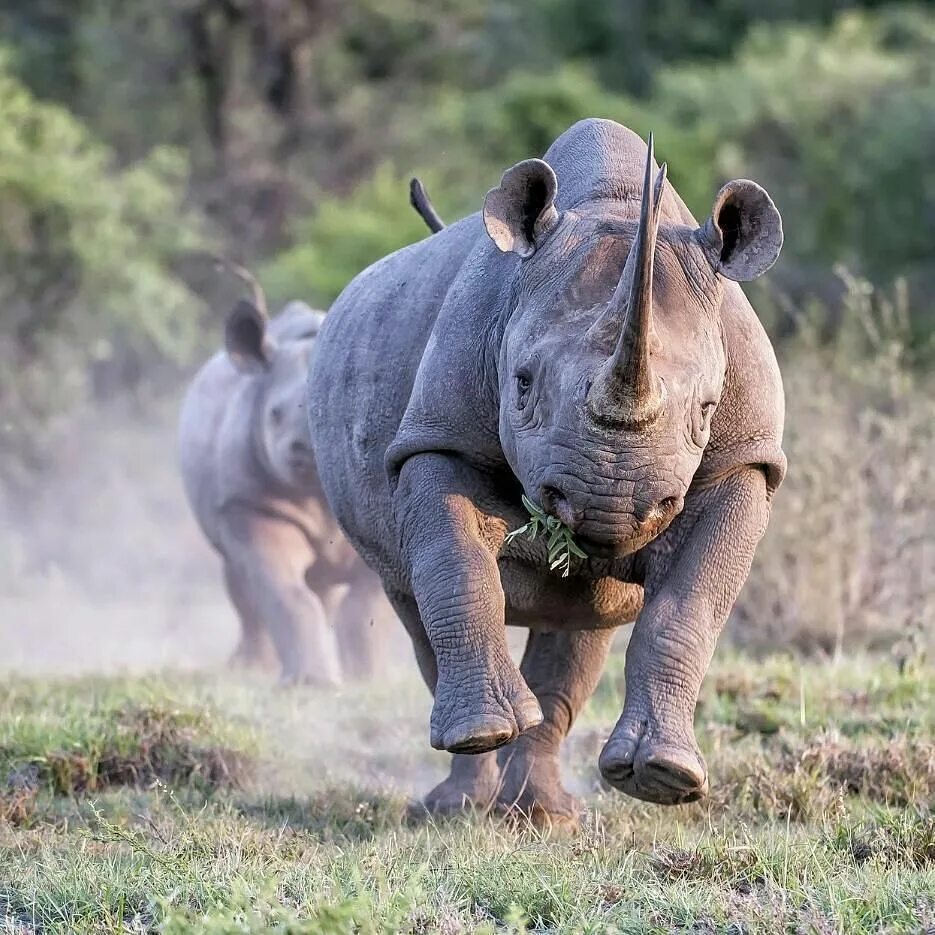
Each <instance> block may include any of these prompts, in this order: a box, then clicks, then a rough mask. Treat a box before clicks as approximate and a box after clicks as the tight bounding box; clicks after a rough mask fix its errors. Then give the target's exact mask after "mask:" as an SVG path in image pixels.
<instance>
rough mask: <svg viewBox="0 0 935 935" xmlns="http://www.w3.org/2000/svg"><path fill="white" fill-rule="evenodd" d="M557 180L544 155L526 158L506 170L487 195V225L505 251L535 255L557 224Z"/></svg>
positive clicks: (490, 233)
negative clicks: (544, 159) (536, 157)
mask: <svg viewBox="0 0 935 935" xmlns="http://www.w3.org/2000/svg"><path fill="white" fill-rule="evenodd" d="M557 192H558V180H557V179H556V178H555V173H554V172H553V171H552V167H551V166H550V165H549V164H548V163H547V162H543V161H542V160H541V159H526V160H524V161H523V162H518V163H517V164H516V165H515V166H513V168H512V169H507V170H506V172H504V173H503V178H502V179H501V180H500V185H499V187H498V188H492V189H490V191H489V192H487V197H486V198H485V199H484V227H486V228H487V233H488V234H489V235H490V239H491V240H492V241H493V242H494V243H495V244H496V245H497V246H498V247H499V248H500V249H501V250H502V251H503V252H504V253H508V252H510V251H512V252H513V253H517V254H519V256H521V257H523V258H524V259H525V258H526V257H530V256H532V255H533V254H534V253H535V252H536V247H538V246H539V245H540V244H541V243H542V241H543V239H544V238H545V236H546V235H547V234H548V233H549V231H551V230H553V229H554V228H555V226H556V225H557V224H558V211H556V210H555V195H556V193H557Z"/></svg>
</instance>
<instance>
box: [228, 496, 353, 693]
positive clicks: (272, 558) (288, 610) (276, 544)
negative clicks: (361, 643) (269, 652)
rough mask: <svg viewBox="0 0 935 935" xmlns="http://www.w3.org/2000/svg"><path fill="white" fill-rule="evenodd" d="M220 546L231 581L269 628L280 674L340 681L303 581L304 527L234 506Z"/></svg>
mask: <svg viewBox="0 0 935 935" xmlns="http://www.w3.org/2000/svg"><path fill="white" fill-rule="evenodd" d="M225 552H226V554H227V556H228V560H229V562H230V566H231V575H232V576H233V577H235V578H236V581H237V585H236V586H237V587H238V588H240V589H242V590H243V593H244V594H245V595H246V596H247V600H248V602H249V605H250V606H252V607H255V608H256V612H257V614H258V616H259V617H260V619H261V620H262V621H263V622H264V623H265V625H266V627H267V629H268V630H269V634H270V636H271V637H272V641H273V645H274V646H275V648H276V654H277V655H278V657H279V661H280V665H281V666H282V678H283V680H284V681H289V682H307V683H309V684H315V685H337V684H340V681H341V669H340V662H339V660H338V651H337V643H336V641H335V638H334V631H333V629H332V628H331V627H330V626H329V624H328V621H327V617H326V615H325V609H324V607H323V606H322V603H321V600H320V599H319V597H318V596H317V595H316V594H314V593H313V592H312V591H311V590H310V589H309V588H308V586H307V584H306V569H307V568H308V566H309V564H311V563H312V562H313V561H314V555H313V553H312V551H311V548H310V547H309V545H308V540H307V539H306V537H305V535H304V533H303V532H302V531H301V530H299V529H297V528H296V527H295V526H293V525H292V524H291V523H288V522H285V521H283V520H280V519H276V518H273V517H269V516H266V515H262V514H259V513H255V512H253V511H251V510H249V509H237V510H234V511H230V512H229V513H228V516H227V523H226V531H225Z"/></svg>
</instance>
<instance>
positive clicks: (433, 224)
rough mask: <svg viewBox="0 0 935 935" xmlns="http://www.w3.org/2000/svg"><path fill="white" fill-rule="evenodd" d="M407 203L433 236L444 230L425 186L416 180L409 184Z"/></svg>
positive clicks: (443, 225) (442, 222)
mask: <svg viewBox="0 0 935 935" xmlns="http://www.w3.org/2000/svg"><path fill="white" fill-rule="evenodd" d="M409 203H410V204H411V205H412V206H413V208H415V209H416V211H417V212H418V214H419V217H420V218H422V220H423V221H425V223H426V224H427V225H428V229H429V230H430V231H431V232H432V233H433V234H436V233H438V231H440V230H444V228H445V222H444V221H443V220H442V219H441V218H440V217H439V215H438V212H437V211H436V210H435V205H433V204H432V201H431V199H430V198H429V196H428V193H427V192H426V190H425V186H424V185H423V184H422V183H421V182H420V181H419V180H418V179H413V180H412V181H411V182H410V183H409Z"/></svg>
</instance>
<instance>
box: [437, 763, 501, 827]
mask: <svg viewBox="0 0 935 935" xmlns="http://www.w3.org/2000/svg"><path fill="white" fill-rule="evenodd" d="M499 790H500V766H499V764H498V762H497V753H496V751H495V750H491V751H488V752H487V753H477V754H474V755H470V754H466V753H456V754H455V755H454V756H453V757H452V758H451V772H450V773H449V774H448V776H447V778H445V779H443V780H442V781H441V782H440V783H439V784H438V785H437V786H436V787H435V788H434V789H432V791H431V792H429V794H428V795H427V796H426V797H425V799H424V800H423V806H424V807H425V810H426V811H427V812H429V813H430V814H432V815H439V816H442V815H456V814H458V813H459V812H463V811H466V810H470V809H478V810H480V811H487V810H488V809H489V808H490V807H491V806H492V805H493V804H494V803H495V802H496V799H497V793H498V792H499Z"/></svg>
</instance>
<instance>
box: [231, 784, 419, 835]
mask: <svg viewBox="0 0 935 935" xmlns="http://www.w3.org/2000/svg"><path fill="white" fill-rule="evenodd" d="M407 804H408V803H407V802H406V800H405V799H404V798H403V797H401V796H393V795H386V794H383V793H375V792H373V791H372V790H368V789H359V788H354V787H348V788H344V787H333V788H329V789H325V790H323V791H321V792H318V793H315V794H313V795H310V796H307V797H306V796H266V797H264V798H262V799H259V800H240V801H237V802H235V803H234V807H235V808H236V810H237V811H238V812H239V813H240V814H241V815H243V816H244V817H245V818H249V819H250V820H252V821H257V822H260V823H261V824H263V825H265V826H266V827H268V828H276V829H279V828H290V829H292V830H296V831H305V832H308V833H309V834H312V835H314V836H315V837H317V838H319V839H320V840H322V841H333V840H345V841H367V840H370V839H371V838H373V837H375V836H376V835H378V834H381V833H383V832H385V831H387V830H389V829H392V828H399V827H400V826H402V825H403V824H405V823H406V821H407V817H406V816H407Z"/></svg>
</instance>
